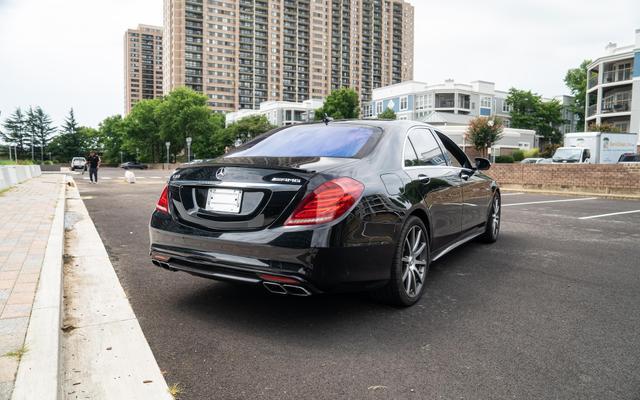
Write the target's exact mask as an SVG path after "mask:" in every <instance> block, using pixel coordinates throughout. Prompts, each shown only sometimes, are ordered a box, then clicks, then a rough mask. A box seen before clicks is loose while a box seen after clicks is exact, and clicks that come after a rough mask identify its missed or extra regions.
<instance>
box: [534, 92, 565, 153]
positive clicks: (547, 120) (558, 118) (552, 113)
mask: <svg viewBox="0 0 640 400" xmlns="http://www.w3.org/2000/svg"><path fill="white" fill-rule="evenodd" d="M537 119H538V123H537V125H536V132H538V134H539V135H541V136H542V137H543V138H544V139H545V140H546V142H547V143H561V142H562V138H563V137H562V132H560V129H559V127H560V125H562V124H564V123H565V120H564V119H563V118H562V104H560V102H559V101H558V100H551V101H541V102H540V104H539V105H538V111H537Z"/></svg>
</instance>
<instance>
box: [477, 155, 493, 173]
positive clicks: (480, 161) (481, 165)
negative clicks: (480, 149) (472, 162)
mask: <svg viewBox="0 0 640 400" xmlns="http://www.w3.org/2000/svg"><path fill="white" fill-rule="evenodd" d="M489 168H491V161H489V160H487V159H486V158H481V157H476V169H477V170H478V171H486V170H488V169H489Z"/></svg>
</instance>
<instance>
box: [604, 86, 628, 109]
mask: <svg viewBox="0 0 640 400" xmlns="http://www.w3.org/2000/svg"><path fill="white" fill-rule="evenodd" d="M630 110H631V92H630V91H629V92H621V93H616V94H615V95H612V96H609V97H605V98H604V99H602V110H601V112H602V114H611V113H620V112H628V111H630Z"/></svg>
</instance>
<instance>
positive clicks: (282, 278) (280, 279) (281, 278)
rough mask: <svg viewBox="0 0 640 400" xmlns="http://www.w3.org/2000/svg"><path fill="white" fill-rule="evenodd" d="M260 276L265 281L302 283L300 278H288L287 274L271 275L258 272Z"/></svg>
mask: <svg viewBox="0 0 640 400" xmlns="http://www.w3.org/2000/svg"><path fill="white" fill-rule="evenodd" d="M258 276H259V277H260V279H262V280H263V281H269V282H278V283H287V284H293V285H299V284H300V281H299V280H297V279H293V278H287V277H286V276H278V275H269V274H258Z"/></svg>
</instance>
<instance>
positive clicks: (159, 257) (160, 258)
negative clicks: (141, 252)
mask: <svg viewBox="0 0 640 400" xmlns="http://www.w3.org/2000/svg"><path fill="white" fill-rule="evenodd" d="M151 258H153V259H154V260H156V261H162V262H167V261H169V259H170V258H171V257H169V256H163V255H160V254H154V255H152V256H151Z"/></svg>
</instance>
